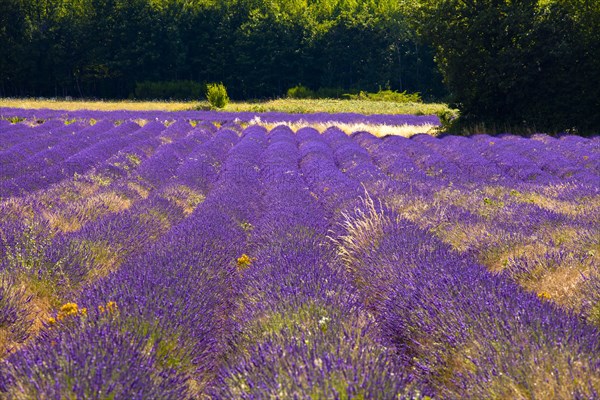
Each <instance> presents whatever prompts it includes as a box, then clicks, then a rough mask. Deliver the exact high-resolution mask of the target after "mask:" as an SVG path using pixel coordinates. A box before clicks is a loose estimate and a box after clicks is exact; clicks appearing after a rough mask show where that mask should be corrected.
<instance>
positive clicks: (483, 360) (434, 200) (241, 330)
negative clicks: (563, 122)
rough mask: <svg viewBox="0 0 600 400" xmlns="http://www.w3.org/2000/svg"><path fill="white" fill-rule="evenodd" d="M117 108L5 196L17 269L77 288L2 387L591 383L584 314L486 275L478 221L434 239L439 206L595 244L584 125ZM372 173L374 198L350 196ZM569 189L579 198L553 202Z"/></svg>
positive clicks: (145, 391)
mask: <svg viewBox="0 0 600 400" xmlns="http://www.w3.org/2000/svg"><path fill="white" fill-rule="evenodd" d="M50 122H52V121H48V122H46V123H50ZM46 123H45V124H46ZM99 123H102V121H101V122H99ZM45 124H44V125H45ZM109 125H110V124H109ZM122 125H125V126H127V125H129V126H130V127H131V130H130V131H128V130H127V129H124V128H119V127H120V126H122ZM42 126H43V125H42ZM153 126H154V128H153ZM13 127H14V126H13ZM119 127H116V128H111V126H108V129H107V132H111V131H112V130H115V129H116V130H117V132H113V133H111V135H113V134H114V135H113V136H109V137H106V139H107V141H106V143H104V144H105V145H106V147H103V146H104V145H101V144H102V143H103V142H104V141H103V140H91V141H90V142H89V144H88V145H87V147H89V148H93V149H94V150H92V151H90V150H89V148H87V147H85V145H82V147H83V148H82V149H81V151H80V152H75V153H74V154H72V155H69V156H68V157H65V158H63V160H68V159H71V160H73V159H75V160H77V162H74V163H66V162H64V161H63V162H60V163H57V165H59V166H60V168H54V169H52V168H53V167H54V166H53V165H50V166H49V167H48V171H56V170H59V171H63V170H64V169H65V168H69V167H68V166H69V165H73V167H70V168H78V169H76V170H75V171H72V170H69V169H67V171H68V172H67V173H66V175H60V176H61V178H59V179H57V180H56V181H54V182H48V183H47V184H46V185H45V186H44V185H41V186H34V188H33V189H29V190H28V191H17V192H14V191H13V192H10V193H11V195H13V196H14V195H17V194H21V197H10V198H7V199H5V200H4V201H3V204H2V207H3V210H2V216H3V220H2V221H3V224H2V228H3V232H7V233H4V234H3V235H4V239H3V248H2V251H3V271H6V272H7V273H5V275H6V276H7V277H8V278H7V279H17V276H18V279H24V278H23V276H22V274H21V272H23V271H28V272H29V274H26V275H31V276H30V277H28V279H25V281H27V282H30V283H31V282H32V281H35V279H37V284H39V283H40V282H41V283H48V282H53V283H52V284H51V285H50V286H51V287H60V288H61V289H64V288H66V289H67V290H60V291H58V293H57V294H56V297H57V298H59V299H61V300H67V297H66V296H72V299H73V300H76V304H75V303H72V304H71V303H70V304H66V305H65V306H63V307H62V308H60V309H59V311H58V313H55V314H53V315H54V316H53V317H51V318H49V319H47V320H46V321H45V323H44V327H42V328H41V333H40V335H39V336H38V337H37V339H35V340H33V341H31V342H30V343H29V344H28V345H27V346H26V347H24V348H23V349H22V350H20V351H18V352H16V353H13V354H12V355H10V356H9V358H8V360H7V362H6V364H5V366H4V367H3V370H2V375H1V379H2V388H3V391H5V393H6V394H7V395H8V396H9V397H11V398H31V397H69V396H75V397H81V398H88V397H89V398H104V397H111V396H116V397H117V398H120V397H124V398H184V397H193V396H197V395H198V394H199V393H207V394H210V395H212V396H214V397H215V398H223V397H225V398H240V397H248V398H250V397H252V398H254V397H281V398H287V397H311V396H312V397H313V398H315V397H342V398H343V397H360V396H362V397H368V398H371V397H396V396H405V397H418V396H420V395H421V394H428V395H433V396H438V395H439V396H442V397H449V398H456V397H466V396H469V397H477V398H479V397H483V398H487V397H503V396H504V397H506V396H510V397H547V396H550V397H555V398H558V397H562V398H571V397H580V398H590V397H594V396H597V393H598V391H599V388H598V385H599V382H598V379H597V377H596V376H595V374H594V369H595V368H597V367H598V358H597V355H596V354H597V350H598V336H597V335H598V332H597V330H596V329H595V328H593V327H592V326H590V325H589V324H587V323H585V322H584V320H583V319H582V318H578V317H576V316H574V315H572V314H570V313H568V312H565V311H563V310H560V309H557V308H556V307H555V306H554V305H553V303H552V302H549V301H547V299H546V298H545V297H539V296H536V295H535V294H527V293H525V292H523V291H522V290H521V289H520V288H519V287H518V286H516V285H514V284H513V283H512V282H511V281H512V280H515V276H512V275H511V274H506V273H505V275H506V276H502V277H495V276H493V275H491V274H490V273H489V272H488V271H487V270H486V269H485V268H484V267H483V266H482V265H481V264H479V263H478V262H477V259H478V258H479V259H481V257H482V252H481V251H480V250H481V249H479V248H478V246H477V244H479V242H478V241H477V240H480V238H477V240H475V241H474V242H475V243H472V242H469V241H467V240H463V242H467V244H468V246H465V248H461V247H460V246H454V249H452V248H451V247H450V246H449V245H448V244H445V243H443V242H442V241H441V240H444V241H446V242H450V244H456V243H452V241H451V240H448V237H449V236H456V233H453V232H450V233H453V235H450V234H448V231H449V230H451V229H450V228H448V226H451V225H452V223H448V224H446V225H444V224H439V222H440V220H443V221H442V222H448V221H450V222H453V219H454V220H456V219H459V222H462V223H463V224H465V223H466V224H469V225H473V226H476V227H478V228H480V227H481V225H485V224H491V225H493V226H494V227H495V226H496V225H498V222H504V225H500V227H499V228H498V230H499V232H501V233H502V234H504V233H506V232H511V229H512V230H513V232H511V233H515V232H516V234H515V235H513V236H516V238H515V237H511V238H510V240H512V241H507V243H513V242H515V243H516V242H517V241H518V239H519V238H520V239H523V237H522V236H523V235H525V234H527V235H533V234H535V235H539V234H540V230H539V227H540V226H543V225H544V224H548V223H550V224H556V226H555V227H554V228H556V229H559V228H560V229H564V227H565V226H567V225H569V224H575V225H574V226H575V227H576V228H578V229H585V230H587V232H589V233H590V237H589V238H588V239H589V240H588V241H587V242H586V240H582V243H587V244H590V243H588V242H590V241H591V244H592V245H593V240H594V236H593V235H594V232H595V233H597V232H598V227H597V224H598V219H597V218H595V217H596V216H597V212H598V207H597V206H596V207H594V204H597V201H598V193H597V192H598V162H597V157H598V141H597V139H581V140H575V138H571V137H565V138H562V139H560V140H557V139H551V138H548V137H545V136H540V137H537V138H535V139H534V140H536V142H533V141H531V140H525V139H516V138H514V137H511V136H506V137H497V138H490V137H485V136H481V137H478V138H476V140H474V139H462V140H456V139H455V138H450V137H447V138H444V139H441V140H440V139H429V138H427V137H416V138H415V139H412V140H406V139H400V138H387V139H385V140H379V139H376V138H374V137H372V136H371V135H369V134H367V133H359V134H356V135H354V137H353V138H352V139H351V138H349V137H347V136H346V135H345V134H344V133H342V132H340V131H339V130H335V129H330V130H328V131H327V132H325V134H323V135H320V134H319V133H318V132H316V131H314V130H312V129H303V130H301V131H299V132H298V133H297V134H293V133H292V132H291V131H289V129H287V128H277V129H275V130H273V131H272V132H270V133H267V132H265V131H264V130H262V129H261V128H256V127H255V128H248V129H246V130H245V131H243V132H241V138H240V137H239V136H240V134H239V133H238V132H239V129H237V128H236V127H235V126H234V125H232V126H231V128H234V130H230V129H226V128H225V129H221V130H220V131H219V132H218V133H216V134H215V129H214V126H210V125H209V124H204V125H203V126H202V127H196V128H195V129H192V127H191V126H190V125H189V124H186V123H183V122H178V123H175V124H173V125H171V126H169V127H168V128H167V129H165V127H164V126H162V125H161V124H158V123H156V124H154V123H149V124H147V125H146V126H144V128H142V129H140V128H139V127H137V128H136V127H135V126H133V125H130V124H129V123H128V122H125V123H123V124H121V125H119ZM59 128H60V129H62V127H60V125H59V124H56V129H59ZM73 128H80V130H74V132H77V133H76V134H74V135H72V136H75V137H77V136H78V135H79V133H80V132H83V131H85V129H87V128H85V127H83V126H81V127H73ZM27 129H29V132H31V130H33V129H36V128H27ZM120 129H124V131H120ZM119 132H121V133H119ZM136 132H137V133H136ZM144 132H145V133H144ZM37 133H39V135H40V136H41V137H40V139H39V140H49V139H51V138H50V137H51V136H52V135H46V137H44V132H43V130H40V131H38V132H37ZM119 135H121V136H119ZM16 136H17V135H15V137H16ZM82 136H83V135H82ZM130 136H131V139H127V140H122V141H120V142H118V141H119V140H120V139H124V138H129V137H130ZM143 138H145V139H149V138H150V139H151V140H153V141H152V144H150V143H146V142H145V140H142V139H143ZM54 140H55V142H54V143H55V144H54V147H56V146H57V145H58V144H59V143H61V142H62V141H63V139H62V138H61V140H58V141H57V140H56V138H54ZM112 141H115V142H118V143H119V144H116V145H115V147H110V146H108V144H109V143H110V142H112ZM475 142H477V143H478V144H475ZM22 143H26V142H23V141H22ZM236 143H237V144H236ZM539 143H542V145H539ZM19 145H20V143H18V141H17V142H15V143H13V144H11V145H10V146H7V148H6V153H3V155H6V156H8V155H9V154H10V149H19V148H21V149H22V151H26V149H27V148H28V147H27V146H26V145H21V147H19ZM234 145H235V146H234ZM49 146H52V144H50V145H49ZM94 146H97V147H94ZM232 146H233V147H232ZM511 146H512V148H511ZM526 146H532V147H530V149H529V150H527V148H526ZM104 148H106V149H108V150H106V151H105V152H104V153H101V155H100V157H99V158H98V159H94V160H91V159H89V158H87V157H89V156H87V155H91V154H95V153H97V152H99V150H100V149H104ZM39 149H41V147H39ZM51 149H52V148H51ZM51 149H49V150H51ZM111 149H114V150H111ZM229 149H230V150H229ZM518 149H520V150H521V151H520V152H517V151H515V150H518ZM557 149H560V150H558V151H557ZM228 150H229V151H228ZM42 151H45V150H42ZM544 151H545V152H546V153H544ZM38 152H39V150H33V151H31V152H30V153H29V156H30V157H31V156H34V155H35V154H37V153H38ZM79 153H81V155H80V154H79ZM461 154H462V155H464V156H463V159H462V160H461ZM544 154H546V155H549V154H553V156H554V157H555V158H556V159H557V160H559V161H560V160H567V161H565V162H564V168H563V167H561V164H559V162H558V161H556V162H554V163H551V164H550V166H551V167H553V168H554V170H550V168H549V167H548V166H544V165H543V162H544V158H545V157H544ZM507 156H511V157H514V160H512V161H511V159H506V157H507ZM17 159H18V157H16V158H14V157H13V159H9V158H7V160H17ZM467 160H468V162H466V161H467ZM536 160H537V161H536ZM568 160H571V161H572V164H574V165H575V166H574V167H573V165H571V168H570V169H566V168H568V167H569V165H568V164H569V162H568ZM590 160H591V161H590ZM13 163H14V161H13ZM86 163H87V164H86ZM519 163H520V165H522V166H527V168H529V170H530V171H533V172H530V173H529V174H527V175H519V173H521V171H522V169H523V167H520V166H519ZM6 165H10V163H6ZM14 170H19V168H16V169H14ZM40 171H43V172H42V173H43V174H47V172H46V170H45V168H40ZM544 174H546V175H544ZM24 176H26V175H24ZM42 176H45V175H42ZM48 176H53V175H51V174H48ZM71 176H75V179H72V178H71ZM15 178H18V176H12V175H11V176H8V174H7V179H4V181H7V182H8V181H11V182H14V179H15ZM42 183H44V182H42ZM484 187H485V188H484ZM9 188H14V185H13V186H10V187H9ZM365 188H366V189H367V190H368V191H369V193H371V195H372V196H373V198H376V199H379V200H381V201H383V202H385V203H386V204H387V205H386V206H377V204H379V203H378V202H377V201H373V200H372V199H370V198H369V197H367V198H366V201H365V200H361V199H360V196H362V197H363V198H365ZM39 189H43V190H39ZM34 190H37V191H34ZM477 190H481V192H480V193H477ZM547 190H553V192H552V193H551V194H548V193H546V191H547ZM505 192H506V193H505ZM90 193H91V198H94V196H96V198H98V199H101V200H102V201H104V203H103V204H104V205H105V206H106V208H105V209H104V210H101V211H99V212H98V211H97V210H96V208H97V207H95V206H97V205H98V202H97V201H96V202H94V201H92V202H90V201H89V198H90ZM439 193H447V194H448V195H447V196H445V197H440V196H439ZM491 194H493V195H495V196H496V197H493V196H492V195H491ZM505 195H506V196H505ZM82 196H87V199H82V198H81V197H82ZM465 196H466V197H467V199H466V200H465ZM484 196H485V197H484ZM499 196H505V197H507V198H509V199H511V200H513V198H514V201H513V202H512V203H510V204H509V203H508V201H506V199H504V198H503V200H504V202H505V203H506V204H501V203H502V201H500V200H499V199H498V198H497V197H499ZM536 196H537V197H536ZM115 197H117V198H119V199H120V201H115V200H114V198H115ZM470 197H472V199H471V198H470ZM107 198H108V199H111V200H110V201H107ZM549 198H550V200H553V201H554V202H549V200H548V199H549ZM531 199H537V200H538V201H540V204H536V203H532V202H531V201H530V200H531ZM542 200H544V201H542ZM578 200H582V201H586V203H585V204H583V209H577V210H576V212H575V211H569V208H568V207H566V206H565V207H566V208H565V209H563V208H556V210H554V211H551V210H550V208H553V207H558V206H559V205H562V206H564V204H565V203H568V202H569V201H571V202H574V201H578ZM73 203H75V204H77V205H73ZM106 203H108V206H107V204H106ZM115 203H116V204H115ZM479 203H481V204H479ZM590 204H591V205H590ZM69 205H71V206H70V208H69ZM567 205H568V204H567ZM471 207H474V208H471ZM57 208H58V209H60V212H58V213H57V212H56V211H53V210H56V209H57ZM470 208H471V210H475V211H477V212H476V213H475V212H474V213H473V214H469V213H468V212H467V210H468V209H470ZM513 208H514V209H513ZM63 209H66V210H64V211H63ZM353 209H356V212H354V213H352V212H351V210H353ZM490 209H491V210H490ZM82 210H84V211H85V212H83V213H82ZM92 211H94V212H93V213H92V214H91V215H90V214H88V213H90V212H92ZM479 211H482V212H479ZM348 212H350V213H348ZM57 214H58V216H57ZM507 215H508V216H510V218H511V219H515V221H516V222H515V221H512V222H511V220H510V219H509V220H506V217H507ZM557 216H558V217H560V218H562V219H560V220H559V222H555V218H556V217H557ZM519 218H520V219H519ZM445 219H448V221H445ZM410 220H413V221H412V222H411V221H410ZM65 221H67V222H69V223H66V222H65ZM73 221H75V222H73ZM465 221H466V222H465ZM577 224H579V225H577ZM417 225H421V226H417ZM515 229H516V231H515ZM521 231H522V232H521ZM529 231H532V232H529ZM533 231H535V232H533ZM491 233H492V234H496V232H495V231H494V232H491ZM434 235H435V236H438V238H436V237H434ZM490 235H491V234H490V232H487V231H486V232H485V235H483V236H484V237H487V236H490ZM519 235H521V236H519ZM491 236H493V235H491ZM332 238H333V239H334V240H331V239H332ZM440 239H441V240H440ZM596 240H597V238H596ZM482 243H487V244H489V243H490V241H489V240H488V242H483V241H482ZM565 246H567V247H569V246H570V248H572V247H573V246H574V244H573V243H566V245H565ZM479 247H481V248H483V249H484V250H485V249H488V248H489V247H490V246H489V245H488V246H483V245H481V244H480V245H479ZM554 247H556V245H554ZM575 247H577V246H575ZM102 248H107V249H109V251H108V253H109V254H112V253H116V254H118V260H114V259H113V258H111V257H109V256H108V255H107V254H106V252H103V251H101V249H102ZM457 250H460V252H458V251H457ZM594 257H595V256H590V257H588V259H586V260H584V261H585V262H587V263H588V264H590V266H591V265H592V264H593V263H594V262H595V258H594ZM512 263H513V264H510V265H509V266H508V267H512V266H514V265H517V264H519V263H518V262H516V261H514V260H512ZM520 264H522V263H520ZM57 265H60V266H61V268H60V271H59V272H60V273H57V271H56V266H57ZM586 265H587V264H586ZM514 269H515V268H506V269H505V271H503V272H506V271H507V270H514ZM105 270H106V271H105ZM40 271H45V272H46V273H45V274H44V273H42V274H40ZM586 272H587V271H586ZM20 275H21V276H20ZM34 278H35V279H34ZM57 278H59V279H57ZM506 278H508V279H506ZM517 281H518V280H517ZM65 282H68V283H69V284H68V285H65ZM519 283H520V282H519ZM3 287H5V288H6V287H9V286H7V285H4V286H3ZM13 287H14V286H13ZM5 292H6V290H5ZM30 292H31V291H30ZM38 295H39V293H38ZM4 298H7V297H6V296H4ZM8 298H10V297H8ZM12 299H13V300H15V299H16V300H20V303H19V302H16V300H15V301H12V302H8V303H7V302H5V303H6V304H7V305H9V306H10V307H12V308H10V309H11V310H12V311H11V312H12V314H11V317H9V318H5V319H4V322H3V324H4V325H3V327H4V326H8V327H9V328H11V327H15V326H17V325H19V324H17V323H14V322H11V321H17V320H18V321H21V322H22V321H24V320H26V319H27V318H29V316H30V315H31V313H29V314H27V315H25V317H26V318H24V313H23V309H24V308H27V307H26V303H27V301H26V300H27V299H26V296H25V295H22V296H21V297H19V296H18V295H15V294H14V293H13V297H12ZM15 304H16V305H17V306H15ZM19 306H21V308H19ZM83 307H87V308H86V309H85V311H83V310H84V308H83ZM5 308H6V309H7V310H8V309H9V307H5ZM582 308H583V307H582ZM585 310H587V311H586V312H585V315H586V316H589V315H591V314H590V311H589V307H587V308H585ZM5 314H6V315H8V313H5ZM15 315H16V317H15ZM11 318H12V319H11ZM6 321H8V323H7V322H6ZM21 325H22V324H21ZM25 325H26V324H25ZM11 329H12V328H11ZM15 331H16V329H15ZM24 332H25V334H24V335H23V337H25V336H27V334H31V333H32V332H31V330H28V329H25V330H24ZM14 341H18V340H16V339H15V340H14ZM91 354H93V355H95V356H94V357H91V356H90V355H91ZM128 369H129V371H128V372H127V373H124V371H127V370H128ZM56 371H60V372H59V373H58V374H56Z"/></svg>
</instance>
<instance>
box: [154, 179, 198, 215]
mask: <svg viewBox="0 0 600 400" xmlns="http://www.w3.org/2000/svg"><path fill="white" fill-rule="evenodd" d="M161 197H163V198H165V199H167V200H169V201H171V202H173V203H174V204H176V205H177V206H178V207H179V208H181V209H182V210H183V213H184V214H185V215H186V216H188V215H190V214H191V213H192V212H194V210H195V209H196V207H198V205H200V204H201V203H202V202H203V201H204V199H205V198H206V196H205V195H204V194H202V193H200V192H198V191H195V190H193V189H191V188H189V187H187V186H185V185H177V186H174V187H169V188H167V190H165V191H164V192H163V193H162V194H161Z"/></svg>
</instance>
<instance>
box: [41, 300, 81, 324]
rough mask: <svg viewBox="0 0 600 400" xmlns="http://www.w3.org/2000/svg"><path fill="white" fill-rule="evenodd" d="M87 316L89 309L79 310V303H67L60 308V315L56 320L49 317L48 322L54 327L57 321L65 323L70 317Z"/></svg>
mask: <svg viewBox="0 0 600 400" xmlns="http://www.w3.org/2000/svg"><path fill="white" fill-rule="evenodd" d="M77 315H79V316H82V317H85V316H87V308H79V306H78V305H77V303H65V304H63V305H62V306H61V307H60V310H59V311H58V314H56V318H54V317H49V318H48V320H47V323H48V325H50V326H52V325H54V324H56V322H57V321H59V322H60V321H63V320H65V319H66V318H69V317H75V316H77Z"/></svg>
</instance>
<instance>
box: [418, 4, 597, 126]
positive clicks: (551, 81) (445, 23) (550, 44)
mask: <svg viewBox="0 0 600 400" xmlns="http://www.w3.org/2000/svg"><path fill="white" fill-rule="evenodd" d="M410 4H411V6H412V7H410V8H409V9H410V10H411V12H412V16H413V22H414V23H415V26H417V27H418V30H419V33H420V34H421V35H422V37H423V38H424V40H425V41H426V42H428V43H430V44H431V45H432V46H433V47H434V48H435V51H436V60H437V62H438V65H439V66H440V69H441V71H442V72H443V75H444V79H445V82H446V84H447V86H448V88H449V90H450V91H451V93H452V95H453V97H454V100H455V101H456V103H457V105H458V107H459V108H460V109H461V111H462V117H461V120H462V123H463V124H467V125H469V124H474V123H481V122H487V123H489V124H494V125H497V126H499V127H504V126H525V127H529V128H534V129H540V130H546V131H556V130H565V129H577V130H580V131H590V130H593V129H597V128H599V127H600V125H599V124H598V117H597V115H598V113H597V110H598V106H599V105H600V104H599V99H600V92H599V91H598V90H596V89H595V88H597V87H598V85H600V76H599V74H600V69H599V68H598V60H599V59H600V52H599V51H598V46H599V43H600V41H599V40H598V37H599V36H598V35H599V34H598V31H599V30H600V13H599V11H598V9H599V6H598V4H599V3H598V2H597V1H593V0H556V1H554V0H545V1H541V0H540V1H538V0H519V1H516V0H470V1H463V0H420V1H418V2H417V4H416V6H415V4H414V2H410ZM594 110H596V111H594Z"/></svg>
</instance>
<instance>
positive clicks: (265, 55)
mask: <svg viewBox="0 0 600 400" xmlns="http://www.w3.org/2000/svg"><path fill="white" fill-rule="evenodd" d="M0 19H1V20H0V42H1V43H2V46H1V47H0V71H2V74H1V78H0V79H1V83H0V95H2V96H66V95H68V96H73V97H103V98H127V97H129V96H131V95H132V94H135V87H136V84H138V85H139V84H140V83H142V82H152V83H156V82H171V85H170V86H171V87H173V86H177V84H173V82H178V81H194V82H198V83H206V82H223V83H224V84H225V85H226V86H227V88H228V89H229V92H230V95H232V97H233V98H237V99H260V98H266V97H276V96H281V95H283V94H285V93H286V91H287V90H288V89H289V88H290V87H293V86H296V85H299V84H301V85H304V86H307V87H310V88H311V89H314V90H316V89H319V88H339V89H342V90H343V89H360V90H378V89H379V88H393V89H395V90H400V91H404V90H407V91H409V92H412V91H419V92H422V93H423V94H424V95H425V96H438V97H439V96H441V95H443V94H444V93H445V89H444V87H443V84H442V81H441V75H440V74H439V72H438V70H437V67H436V66H435V63H434V61H433V56H432V53H431V51H430V49H429V48H428V47H427V46H423V45H421V44H420V42H419V41H418V40H417V38H416V35H415V32H414V30H413V29H411V28H409V26H408V21H407V20H406V18H405V15H404V13H403V11H402V9H401V7H400V5H399V4H398V3H397V2H395V1H392V0H387V1H381V0H370V1H356V0H221V1H216V0H29V1H24V0H0Z"/></svg>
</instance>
